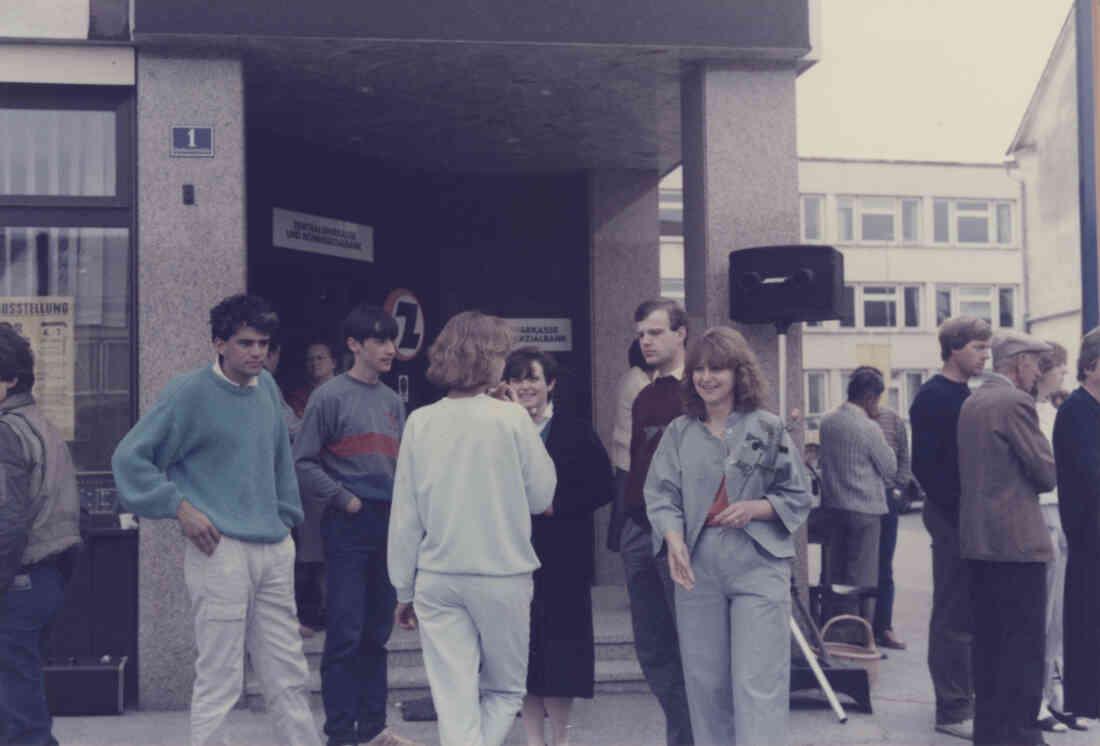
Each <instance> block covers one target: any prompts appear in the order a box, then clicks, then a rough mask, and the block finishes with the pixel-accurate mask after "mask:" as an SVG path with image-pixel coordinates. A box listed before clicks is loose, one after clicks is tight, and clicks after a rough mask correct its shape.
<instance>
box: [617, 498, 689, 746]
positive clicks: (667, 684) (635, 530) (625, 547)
mask: <svg viewBox="0 0 1100 746" xmlns="http://www.w3.org/2000/svg"><path fill="white" fill-rule="evenodd" d="M619 553H620V554H621V555H622V557H623V567H624V568H625V570H626V591H627V595H628V596H629V597H630V620H631V624H632V626H633V629H634V650H635V652H636V653H637V654H638V664H639V665H640V666H641V667H642V673H644V674H645V678H646V682H647V683H648V684H649V688H650V690H652V692H653V696H655V697H656V698H657V701H658V702H659V703H660V705H661V709H662V710H664V713H665V729H666V734H665V735H666V738H667V739H668V746H688V745H689V744H691V743H693V741H692V737H691V716H690V714H689V713H688V703H687V693H686V691H685V689H684V669H683V665H682V664H681V663H680V644H679V640H678V639H677V635H676V615H675V601H674V600H673V592H672V585H673V584H672V578H671V577H669V574H668V561H667V560H666V559H665V558H663V557H662V558H660V559H658V558H657V557H655V556H654V555H653V539H652V536H651V534H650V532H649V531H646V530H645V529H643V528H642V527H641V526H639V525H638V524H637V523H636V522H635V521H634V520H633V519H631V518H627V519H626V521H625V525H624V526H623V533H622V541H621V544H620V547H619Z"/></svg>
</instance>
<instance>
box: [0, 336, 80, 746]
mask: <svg viewBox="0 0 1100 746" xmlns="http://www.w3.org/2000/svg"><path fill="white" fill-rule="evenodd" d="M33 387H34V355H33V354H32V352H31V346H30V343H29V342H28V341H27V340H26V339H24V338H23V337H22V336H21V335H20V334H19V333H18V332H16V331H15V329H14V328H12V326H11V324H6V323H3V324H0V743H11V744H16V743H19V744H56V743H57V741H56V740H54V738H53V736H52V735H51V730H52V726H53V721H52V718H51V717H50V712H49V709H48V708H47V705H46V692H45V689H44V688H43V685H42V684H43V679H42V659H41V653H40V644H41V636H42V630H43V629H45V627H46V626H47V625H48V624H49V623H50V622H51V621H53V619H54V617H56V616H57V613H58V612H59V611H60V610H61V605H62V602H63V601H64V598H65V581H66V580H67V578H68V575H69V574H70V569H71V563H72V552H71V550H72V549H73V548H74V547H76V546H77V545H79V544H80V497H79V493H78V492H77V488H76V471H75V470H74V468H73V461H72V458H71V456H70V455H69V449H68V447H67V446H66V445H65V440H64V439H63V438H62V436H61V433H59V432H58V431H57V429H56V428H55V427H54V426H53V425H51V424H50V423H49V422H48V421H47V420H46V418H45V417H44V416H43V415H42V412H41V410H40V409H39V408H38V407H37V406H36V405H35V403H34V397H33V396H31V389H32V388H33Z"/></svg>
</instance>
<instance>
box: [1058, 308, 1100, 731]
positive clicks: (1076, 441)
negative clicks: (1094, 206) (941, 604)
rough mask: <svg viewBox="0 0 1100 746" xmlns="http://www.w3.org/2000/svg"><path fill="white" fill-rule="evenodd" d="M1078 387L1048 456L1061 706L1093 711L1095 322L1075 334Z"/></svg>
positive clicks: (1099, 566)
mask: <svg viewBox="0 0 1100 746" xmlns="http://www.w3.org/2000/svg"><path fill="white" fill-rule="evenodd" d="M1077 380H1078V381H1079V382H1080V384H1081V385H1080V387H1079V388H1077V389H1076V390H1075V391H1073V393H1071V394H1070V395H1069V397H1067V398H1066V400H1065V402H1063V403H1062V406H1061V407H1059V408H1058V414H1057V416H1056V417H1055V420H1054V456H1055V460H1056V462H1057V466H1058V510H1059V513H1060V516H1061V519H1062V528H1063V530H1064V531H1065V535H1066V546H1067V549H1068V551H1067V554H1066V591H1065V606H1064V610H1063V613H1064V619H1065V638H1064V639H1063V641H1062V644H1063V650H1064V658H1065V677H1064V681H1063V683H1064V687H1065V693H1064V696H1065V703H1064V704H1065V708H1066V709H1065V712H1066V714H1067V715H1069V718H1068V720H1069V721H1070V722H1071V723H1072V724H1076V725H1079V724H1080V723H1079V719H1080V718H1083V717H1084V718H1096V717H1100V625H1098V624H1097V620H1098V619H1100V458H1097V454H1098V453H1100V329H1093V330H1092V331H1090V332H1089V333H1088V334H1086V335H1085V337H1084V338H1083V339H1082V340H1081V350H1080V353H1079V354H1078V356H1077Z"/></svg>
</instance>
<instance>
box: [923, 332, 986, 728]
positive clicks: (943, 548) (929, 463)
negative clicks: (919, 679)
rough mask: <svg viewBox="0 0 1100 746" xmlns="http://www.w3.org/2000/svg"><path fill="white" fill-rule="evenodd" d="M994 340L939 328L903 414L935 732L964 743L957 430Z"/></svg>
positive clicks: (966, 658) (965, 575) (969, 697)
mask: <svg viewBox="0 0 1100 746" xmlns="http://www.w3.org/2000/svg"><path fill="white" fill-rule="evenodd" d="M992 336H993V330H992V328H991V327H990V326H989V324H988V323H987V322H986V321H984V320H982V319H977V318H974V317H972V316H956V317H954V318H950V319H948V320H947V321H945V322H943V325H942V326H941V327H940V334H939V339H940V356H941V357H942V358H943V368H942V369H941V370H940V372H939V373H938V374H936V375H934V376H932V377H931V378H929V379H928V380H927V381H925V382H924V384H923V385H922V386H921V387H920V391H918V392H917V396H916V397H915V398H914V399H913V404H912V405H911V406H910V407H909V423H910V426H911V427H912V431H913V476H915V477H916V478H917V481H918V482H920V485H921V486H922V487H923V488H924V491H925V497H926V499H925V501H924V525H925V527H926V528H927V529H928V533H929V534H930V535H931V537H932V618H931V621H930V622H929V632H928V670H929V672H930V673H931V674H932V687H933V689H934V690H935V695H936V725H935V727H936V730H937V731H940V732H942V733H947V734H949V735H953V736H957V737H959V738H967V739H969V738H971V737H972V736H973V730H974V723H973V719H974V678H973V673H972V671H971V664H970V660H971V647H972V645H971V643H972V640H973V635H972V632H971V627H972V621H971V620H972V617H973V607H972V604H971V599H970V571H969V567H968V566H967V564H966V562H964V561H963V559H962V557H961V556H960V555H959V493H960V491H961V487H960V485H959V438H958V423H959V412H960V411H961V410H962V406H963V402H964V401H966V399H967V397H969V396H970V387H969V386H968V385H967V382H968V381H969V380H970V379H971V378H974V377H975V376H980V375H981V374H982V371H983V370H984V369H985V364H986V361H987V360H989V354H990V344H989V340H990V339H991V338H992Z"/></svg>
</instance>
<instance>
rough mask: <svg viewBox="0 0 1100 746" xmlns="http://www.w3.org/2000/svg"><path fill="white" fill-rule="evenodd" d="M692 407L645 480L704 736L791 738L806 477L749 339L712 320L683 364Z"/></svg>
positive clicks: (691, 702)
mask: <svg viewBox="0 0 1100 746" xmlns="http://www.w3.org/2000/svg"><path fill="white" fill-rule="evenodd" d="M684 371H685V376H684V381H683V390H682V393H683V398H684V411H685V412H686V414H684V415H682V416H681V417H678V418H677V419H675V420H673V421H672V422H671V423H670V424H669V426H668V427H667V428H666V429H665V433H664V435H663V436H662V438H661V443H660V445H659V446H658V447H657V453H656V454H655V455H654V457H653V462H652V464H651V465H650V467H649V474H648V476H647V478H646V483H645V500H646V512H647V514H648V516H649V520H650V522H651V523H652V524H653V539H654V542H655V545H656V546H655V549H656V550H657V551H658V553H666V554H667V557H668V560H667V561H668V565H669V572H670V574H671V575H672V579H673V580H674V581H675V582H676V623H677V627H678V630H679V637H680V655H681V657H682V659H683V667H684V679H685V683H686V685H687V696H688V707H689V709H690V712H691V729H692V732H693V733H694V735H695V741H696V743H725V744H757V743H767V744H782V743H786V742H787V712H788V708H789V705H788V697H789V686H790V637H789V635H790V633H789V623H788V620H789V617H790V576H791V557H793V556H794V542H793V540H792V538H791V536H792V534H793V533H794V532H795V531H796V530H797V529H798V527H799V526H800V525H802V522H803V521H804V520H805V519H806V516H807V514H808V513H809V509H810V496H809V492H808V490H807V488H806V478H805V476H804V474H803V471H802V465H801V463H800V462H799V459H798V458H797V455H796V452H795V449H794V447H793V446H792V444H791V440H790V437H789V436H788V434H787V431H786V430H785V429H784V427H783V423H782V422H781V421H780V420H779V418H778V417H776V416H775V415H774V414H772V413H771V412H768V411H765V410H764V409H763V408H762V407H763V404H764V397H765V395H766V385H765V382H764V377H763V373H762V371H761V369H760V364H759V362H757V360H756V356H755V355H754V354H753V352H752V350H751V349H750V348H749V345H748V343H747V342H746V341H745V338H744V337H743V336H741V334H739V333H738V332H736V331H735V330H733V329H730V328H727V327H713V328H711V329H708V330H707V331H706V332H705V333H704V334H703V335H702V336H700V337H699V338H698V339H696V340H694V341H693V342H692V343H691V344H690V345H689V346H688V350H687V358H686V361H685V364H684Z"/></svg>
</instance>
